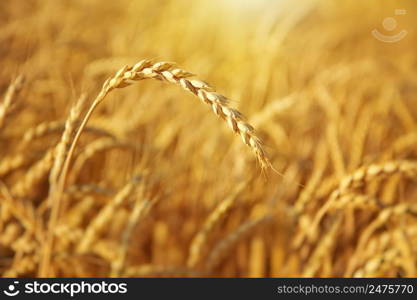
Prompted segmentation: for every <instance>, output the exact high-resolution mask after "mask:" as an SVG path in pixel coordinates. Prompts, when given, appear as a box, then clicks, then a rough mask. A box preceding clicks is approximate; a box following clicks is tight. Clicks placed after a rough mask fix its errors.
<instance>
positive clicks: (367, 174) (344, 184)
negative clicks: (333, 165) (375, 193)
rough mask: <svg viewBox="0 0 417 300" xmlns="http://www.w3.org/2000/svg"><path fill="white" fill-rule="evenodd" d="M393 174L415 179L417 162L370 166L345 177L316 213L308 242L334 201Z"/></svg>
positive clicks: (313, 238)
mask: <svg viewBox="0 0 417 300" xmlns="http://www.w3.org/2000/svg"><path fill="white" fill-rule="evenodd" d="M394 174H402V175H404V176H406V177H409V178H416V177H417V161H411V160H394V161H389V162H385V163H381V164H372V165H369V166H364V167H361V168H359V169H357V170H356V171H354V172H353V173H352V174H350V175H347V176H346V177H345V178H344V179H342V180H341V181H340V184H339V186H338V188H337V189H336V190H334V191H333V192H332V194H331V195H330V197H329V200H327V202H326V203H325V204H324V205H323V206H322V207H321V208H320V210H319V211H318V212H317V214H316V216H315V217H314V220H313V221H312V224H310V226H308V227H309V230H308V232H309V234H308V237H309V238H310V240H315V239H316V238H317V233H318V231H317V227H318V226H319V224H320V222H321V220H322V219H323V217H324V216H325V215H326V213H327V211H328V210H329V209H330V208H331V207H332V206H333V205H334V202H335V201H338V200H339V199H340V198H342V197H343V196H344V195H346V194H348V193H349V192H350V191H351V190H352V189H356V188H361V187H364V186H365V185H366V184H367V183H368V182H371V181H373V180H378V179H383V178H386V177H389V176H392V175H394Z"/></svg>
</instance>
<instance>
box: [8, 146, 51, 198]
mask: <svg viewBox="0 0 417 300" xmlns="http://www.w3.org/2000/svg"><path fill="white" fill-rule="evenodd" d="M54 155H55V149H49V150H48V151H47V152H46V153H45V155H44V156H43V157H42V158H41V159H40V160H39V161H37V162H36V163H35V164H34V165H33V166H32V167H31V168H30V169H29V170H28V171H27V172H26V173H25V174H24V176H23V178H22V179H20V180H19V181H18V182H16V183H15V184H14V185H13V188H12V194H15V195H18V196H20V197H23V196H25V195H27V194H28V192H31V191H32V190H33V188H34V186H35V185H36V184H37V183H39V182H40V181H41V180H42V179H44V178H45V177H46V176H47V174H48V173H49V172H50V170H51V168H52V165H53V162H54Z"/></svg>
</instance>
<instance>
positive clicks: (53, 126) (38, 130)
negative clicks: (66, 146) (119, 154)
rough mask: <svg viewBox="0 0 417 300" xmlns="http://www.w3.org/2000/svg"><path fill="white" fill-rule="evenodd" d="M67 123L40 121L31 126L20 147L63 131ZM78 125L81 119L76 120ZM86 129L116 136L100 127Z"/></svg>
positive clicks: (95, 132)
mask: <svg viewBox="0 0 417 300" xmlns="http://www.w3.org/2000/svg"><path fill="white" fill-rule="evenodd" d="M65 125H66V122H63V121H47V122H43V123H40V124H38V125H36V126H34V127H31V128H29V129H28V130H27V131H26V132H25V134H24V135H23V139H22V142H21V145H20V147H21V148H24V147H26V146H27V145H28V144H29V143H30V142H32V141H34V140H36V139H39V138H42V137H46V136H47V135H49V134H53V133H61V132H63V131H64V130H65ZM78 125H79V120H77V121H76V122H75V127H77V126H78ZM85 131H86V132H89V133H91V134H94V135H97V136H103V137H109V138H115V135H114V134H113V133H111V132H109V131H107V130H105V129H104V128H100V127H94V126H87V127H86V128H85Z"/></svg>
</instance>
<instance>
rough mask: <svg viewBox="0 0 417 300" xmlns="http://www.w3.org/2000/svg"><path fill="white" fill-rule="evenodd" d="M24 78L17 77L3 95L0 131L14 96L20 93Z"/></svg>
mask: <svg viewBox="0 0 417 300" xmlns="http://www.w3.org/2000/svg"><path fill="white" fill-rule="evenodd" d="M24 81H25V78H24V76H23V75H19V76H18V77H17V78H16V79H15V80H14V81H13V82H12V83H11V84H10V86H9V88H8V89H7V91H6V94H5V95H4V100H3V102H2V103H0V129H1V128H2V127H3V126H4V124H5V121H6V117H7V113H8V111H9V108H10V106H11V105H12V102H13V100H14V98H15V96H16V95H17V94H18V93H19V92H20V91H21V89H22V87H23V83H24Z"/></svg>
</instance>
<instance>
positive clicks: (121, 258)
mask: <svg viewBox="0 0 417 300" xmlns="http://www.w3.org/2000/svg"><path fill="white" fill-rule="evenodd" d="M158 200H159V198H154V199H150V200H148V199H137V201H136V203H135V206H134V207H133V210H132V213H131V214H130V216H129V219H128V222H127V225H126V229H125V231H124V232H123V235H122V241H121V246H120V247H119V248H118V249H117V250H118V251H117V257H116V259H115V260H114V261H113V262H112V264H111V271H110V277H119V276H120V275H121V274H122V270H123V269H124V268H125V265H126V257H127V251H128V248H129V242H130V238H131V236H132V233H133V230H134V229H135V227H136V225H137V224H138V223H139V222H140V220H141V219H143V218H144V217H145V216H146V215H147V214H148V212H149V211H150V210H151V208H152V207H153V206H154V205H155V204H156V202H157V201H158Z"/></svg>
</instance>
